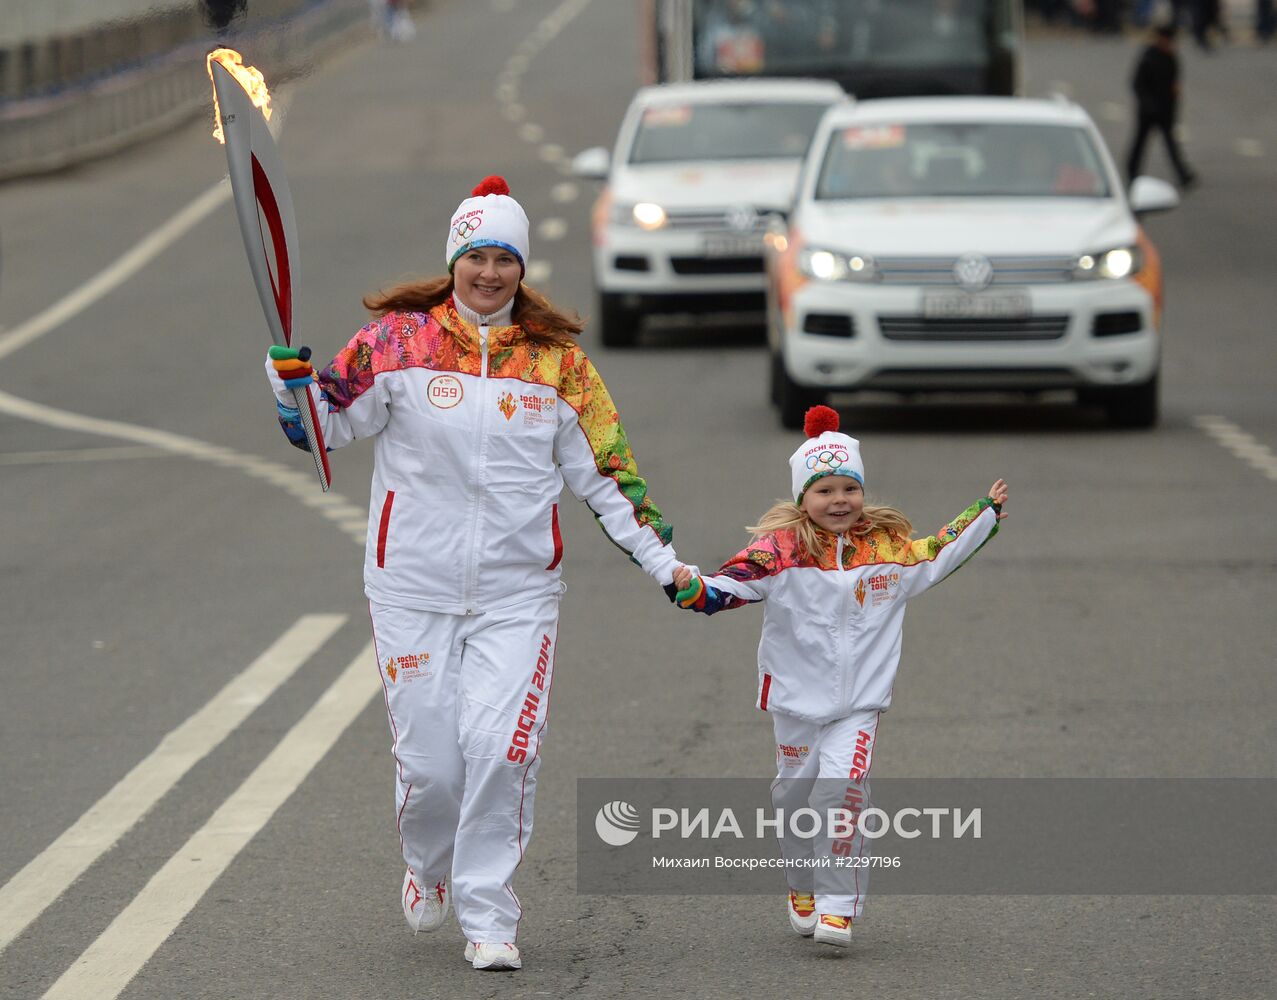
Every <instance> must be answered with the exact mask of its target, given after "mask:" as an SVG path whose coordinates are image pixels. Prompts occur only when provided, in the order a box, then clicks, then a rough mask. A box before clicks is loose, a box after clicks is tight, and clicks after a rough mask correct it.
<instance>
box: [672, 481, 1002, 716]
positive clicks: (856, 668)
mask: <svg viewBox="0 0 1277 1000" xmlns="http://www.w3.org/2000/svg"><path fill="white" fill-rule="evenodd" d="M996 531H997V513H996V511H995V509H994V506H993V501H992V500H989V499H988V498H985V499H982V500H979V501H977V502H976V503H974V504H972V505H971V506H970V507H968V508H967V509H966V510H965V511H963V512H962V513H961V514H959V515H958V516H957V517H956V518H954V519H953V520H952V521H951V522H949V523H948V524H947V525H945V526H944V527H943V528H942V529H941V530H940V531H939V532H938V533H937V534H935V535H932V536H930V537H927V538H918V539H914V540H912V541H906V540H904V539H902V538H900V537H899V536H898V535H894V534H891V533H889V532H886V531H882V530H879V531H874V532H871V533H870V534H868V535H867V536H865V537H861V538H846V539H845V538H843V537H842V536H838V537H837V538H835V537H833V536H831V535H828V534H826V533H823V532H822V534H821V538H822V540H823V541H824V542H825V548H824V549H823V550H822V551H821V552H819V553H817V554H816V555H814V556H813V555H807V554H804V553H802V552H801V551H800V549H799V547H798V544H797V540H796V538H795V536H794V534H793V532H790V531H778V532H773V533H772V534H768V535H763V536H762V537H760V538H759V539H757V540H756V541H755V542H754V543H753V544H751V545H750V546H749V547H748V548H746V549H745V550H744V551H742V552H740V553H738V554H737V555H735V556H733V557H732V558H731V559H729V560H728V561H727V562H726V563H725V564H724V565H723V567H722V568H721V569H720V570H719V571H718V573H716V574H713V575H707V576H704V577H703V580H704V582H705V584H706V587H707V589H706V591H705V593H704V594H703V595H702V597H701V599H700V602H699V603H698V605H697V606H696V607H695V610H699V611H703V612H705V613H708V614H713V613H714V612H716V611H719V610H724V609H727V608H735V607H741V606H743V605H745V604H750V603H753V602H755V601H764V602H766V603H765V607H764V611H763V636H762V641H761V642H760V643H759V645H758V707H759V708H761V709H763V710H764V711H774V712H781V713H784V714H786V715H792V716H795V717H797V718H799V719H805V720H808V721H811V722H818V723H825V722H832V721H833V720H835V719H842V718H846V717H847V716H848V715H850V714H852V713H853V712H859V711H873V710H875V709H884V708H886V707H887V706H888V705H890V704H891V689H892V685H893V684H894V683H895V679H896V670H897V667H898V666H899V664H900V640H901V633H902V629H903V625H904V616H905V602H906V601H908V600H909V598H911V597H915V596H917V595H918V594H920V593H922V592H923V591H924V590H926V589H927V588H928V587H931V586H934V585H935V584H937V583H939V582H940V581H941V580H943V579H944V578H945V577H947V576H948V575H949V574H950V573H952V572H953V571H954V570H956V569H957V568H958V567H959V566H961V565H962V564H963V563H964V562H966V561H967V560H968V559H969V558H971V556H972V555H973V554H974V553H975V552H976V550H977V549H979V548H980V546H982V545H983V544H984V543H985V542H986V541H988V540H989V539H990V538H991V537H993V535H994V534H995V533H996Z"/></svg>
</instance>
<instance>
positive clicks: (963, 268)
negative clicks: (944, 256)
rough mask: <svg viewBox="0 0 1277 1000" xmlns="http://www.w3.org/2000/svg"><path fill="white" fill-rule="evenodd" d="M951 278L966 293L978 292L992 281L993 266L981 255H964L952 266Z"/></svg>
mask: <svg viewBox="0 0 1277 1000" xmlns="http://www.w3.org/2000/svg"><path fill="white" fill-rule="evenodd" d="M953 276H954V277H955V278H956V279H957V280H958V284H959V285H961V286H962V287H963V288H965V289H966V290H967V291H968V292H978V291H980V290H981V289H983V288H988V287H989V282H991V281H992V280H993V265H992V264H990V263H989V258H988V257H986V256H985V255H984V254H982V253H964V254H963V255H962V256H961V257H959V258H958V259H957V261H956V262H955V263H954V265H953Z"/></svg>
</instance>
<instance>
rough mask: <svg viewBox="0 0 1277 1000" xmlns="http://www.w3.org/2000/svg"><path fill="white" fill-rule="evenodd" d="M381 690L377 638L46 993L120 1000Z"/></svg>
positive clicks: (51, 999)
mask: <svg viewBox="0 0 1277 1000" xmlns="http://www.w3.org/2000/svg"><path fill="white" fill-rule="evenodd" d="M380 690H381V684H380V676H379V671H378V670H377V667H376V659H375V656H374V653H373V646H372V643H369V644H368V645H367V646H365V647H364V649H363V650H362V651H361V652H360V653H359V655H358V656H356V657H355V659H354V660H352V661H351V663H350V665H349V666H347V667H346V669H345V670H344V671H343V672H342V674H341V676H340V677H338V678H337V680H336V681H334V682H333V684H332V686H331V687H329V688H328V690H327V691H325V692H324V693H323V694H322V695H320V697H319V700H318V701H316V702H315V704H314V705H312V706H311V708H310V710H309V711H308V712H307V713H306V714H305V715H304V716H302V718H301V719H300V720H299V721H298V722H297V724H296V725H295V726H293V728H292V729H290V730H289V731H288V733H287V734H286V735H285V736H284V738H283V739H282V740H281V741H280V742H279V744H278V745H277V746H276V747H275V749H274V750H272V751H271V752H270V754H269V756H267V757H266V759H265V760H263V761H262V762H261V764H259V765H258V766H257V768H256V769H255V770H254V771H253V773H252V774H250V775H249V776H248V777H247V778H246V779H245V780H244V783H243V784H242V785H240V786H239V788H237V789H236V790H235V791H234V792H233V793H232V794H231V796H230V798H228V799H227V800H226V801H225V802H223V803H222V805H221V806H220V807H219V808H218V810H217V811H216V812H215V813H213V815H212V816H211V817H210V818H209V821H208V822H207V823H205V824H204V826H203V827H201V828H200V829H199V830H197V831H196V832H195V834H193V835H192V836H191V838H190V839H189V840H188V841H187V842H186V843H185V844H184V845H182V847H181V848H179V849H178V851H177V853H176V854H174V855H173V856H172V857H171V858H170V859H169V860H168V862H167V863H166V864H165V865H164V867H163V868H161V869H160V870H159V871H158V872H156V873H155V875H154V876H153V877H152V878H151V880H150V881H149V882H148V883H147V884H146V886H145V888H143V889H142V891H141V892H140V893H138V895H137V896H136V897H134V899H133V901H132V902H131V903H129V905H128V906H126V907H125V908H124V909H123V910H122V911H120V913H119V915H118V916H116V918H115V919H114V920H112V921H111V923H110V925H109V926H108V927H107V929H106V930H105V931H103V932H102V934H101V935H100V936H99V937H98V939H97V940H96V941H94V942H93V943H92V944H91V945H89V947H88V948H87V949H85V951H84V953H83V954H81V955H80V957H79V958H78V959H76V961H75V963H74V964H73V965H72V966H71V967H70V968H69V969H67V971H66V972H64V973H63V974H62V976H61V977H60V978H59V979H58V981H57V982H56V983H54V984H53V986H51V987H50V988H49V990H48V992H46V993H45V994H44V997H45V1000H83V998H84V997H90V996H91V997H94V998H96V1000H114V998H115V997H118V996H119V995H120V993H121V992H123V990H124V988H125V987H126V986H128V984H129V982H130V980H132V979H133V977H134V976H135V975H137V973H138V971H139V970H140V969H141V968H142V966H144V965H145V964H146V963H147V961H149V960H150V958H151V956H152V955H154V954H155V952H156V951H157V950H158V949H159V947H160V945H162V944H163V943H164V941H165V940H166V939H167V938H168V936H169V935H170V934H171V933H173V931H174V930H175V929H176V928H177V925H178V924H180V923H181V922H182V920H184V919H185V917H186V915H187V914H188V913H190V912H191V910H193V909H194V908H195V905H196V904H197V903H198V902H199V901H200V899H201V898H202V897H203V895H204V894H205V893H206V892H208V890H209V887H210V886H212V884H213V883H214V882H216V881H217V879H218V877H219V876H220V875H221V874H222V873H223V872H224V871H225V870H226V869H227V868H228V867H229V866H230V863H231V862H232V861H233V860H234V859H235V857H236V855H238V854H239V852H240V851H242V850H243V849H244V847H245V846H246V845H247V844H248V842H249V841H250V840H252V839H253V837H255V836H257V834H258V833H259V832H260V831H261V830H262V828H263V827H265V826H266V824H267V823H268V822H270V819H271V817H272V816H274V815H275V812H276V811H277V810H278V809H279V807H280V806H281V805H283V804H284V802H285V801H287V799H288V797H289V796H290V795H292V794H293V792H294V791H295V790H296V789H297V788H298V787H299V786H300V785H301V783H302V782H303V781H305V780H306V778H307V776H308V775H309V774H310V772H311V771H312V770H313V769H314V767H315V765H316V764H318V763H319V761H321V760H322V759H323V758H324V757H325V756H326V755H327V753H328V751H329V750H330V749H332V747H333V745H334V744H335V743H336V742H337V740H338V739H340V738H341V736H342V734H343V733H344V732H345V731H346V729H347V728H348V727H349V726H350V724H351V723H352V722H354V721H355V719H356V718H357V717H358V715H359V713H360V712H362V711H363V710H364V708H365V707H366V706H367V705H369V704H370V703H371V702H372V700H373V698H374V696H375V695H376V694H377V693H378V692H379V691H380Z"/></svg>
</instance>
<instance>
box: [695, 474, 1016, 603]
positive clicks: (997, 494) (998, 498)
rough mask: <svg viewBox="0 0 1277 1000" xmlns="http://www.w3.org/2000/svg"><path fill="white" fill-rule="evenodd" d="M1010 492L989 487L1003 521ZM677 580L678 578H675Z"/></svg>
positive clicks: (1001, 483)
mask: <svg viewBox="0 0 1277 1000" xmlns="http://www.w3.org/2000/svg"><path fill="white" fill-rule="evenodd" d="M1008 496H1010V492H1009V491H1008V490H1007V484H1006V482H1005V481H1004V480H1001V479H999V480H998V481H997V482H995V483H994V484H993V485H992V486H990V487H989V499H990V500H992V501H993V502H994V503H995V504H997V505H998V520H999V521H1001V520H1002V519H1003V518H1005V517H1006V516H1007V515H1006V510H1005V508H1006V502H1007V497H1008ZM675 582H677V578H676V579H675Z"/></svg>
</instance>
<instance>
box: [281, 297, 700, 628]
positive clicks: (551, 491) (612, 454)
mask: <svg viewBox="0 0 1277 1000" xmlns="http://www.w3.org/2000/svg"><path fill="white" fill-rule="evenodd" d="M484 333H486V336H485V335H483V334H484ZM267 370H268V373H269V374H273V372H272V369H271V367H270V364H269V362H268V364H267ZM272 384H273V385H274V386H275V388H276V395H277V398H281V399H284V398H288V397H287V396H281V390H282V382H280V381H279V379H278V376H275V377H273V378H272ZM310 391H311V393H312V396H313V397H314V399H315V404H316V411H317V412H318V414H319V418H320V423H321V424H322V428H323V433H324V438H325V440H326V442H327V445H328V448H329V450H330V451H331V450H332V449H335V448H340V447H342V446H343V445H345V444H348V443H350V442H351V441H353V440H355V439H358V438H368V437H371V438H373V439H374V445H373V448H374V466H373V474H372V494H371V498H370V504H369V512H368V540H367V546H366V550H365V557H364V590H365V593H366V594H367V595H368V597H369V598H370V599H372V600H375V601H377V602H379V603H382V604H389V605H395V606H399V607H408V608H418V609H422V610H428V611H439V612H445V613H449V614H470V613H478V612H481V611H487V610H491V609H496V608H502V607H508V606H510V605H513V604H519V603H522V602H524V601H527V600H530V599H533V598H537V597H541V596H544V595H546V594H552V593H559V592H561V591H562V589H563V588H562V584H561V582H560V579H559V576H560V568H559V563H560V559H561V557H562V554H563V546H562V540H561V537H560V534H559V503H558V501H559V494H560V492H561V491H562V489H563V485H564V483H565V482H566V483H567V485H568V487H569V489H571V491H572V493H573V494H574V495H575V496H576V497H577V498H578V499H580V500H583V501H584V502H585V503H586V504H588V505H589V507H590V509H591V510H592V511H593V512H594V515H595V517H596V518H597V519H598V521H599V524H600V525H601V526H602V528H603V530H604V531H605V532H606V533H607V535H608V536H609V537H610V538H611V539H612V540H613V541H614V542H615V543H616V544H617V545H618V546H620V547H621V548H622V549H624V550H625V551H626V552H628V553H629V554H630V555H631V557H632V558H633V559H634V561H635V562H637V563H638V564H639V565H641V566H642V567H643V569H644V570H646V571H647V572H648V573H649V574H650V575H652V576H653V577H655V579H656V580H657V582H658V583H661V584H662V585H664V584H668V583H670V582H671V580H672V579H673V570H674V567H675V566H676V565H677V561H676V558H675V554H674V550H673V548H672V547H671V546H670V544H669V541H670V536H671V535H672V531H671V529H670V527H669V526H668V525H667V524H665V522H664V521H663V520H662V519H661V514H660V511H659V510H658V509H657V508H656V507H655V506H654V505H653V504H652V502H651V500H650V499H649V498H648V496H647V487H646V484H645V483H644V481H643V480H642V479H641V478H640V477H639V475H638V469H637V468H636V467H635V463H634V456H633V453H632V452H631V450H630V447H629V442H628V440H627V438H626V435H625V431H624V429H623V428H622V426H621V423H620V419H619V416H618V414H617V412H616V408H615V407H614V406H613V404H612V399H611V397H610V396H609V394H608V391H607V388H606V386H604V384H603V381H602V379H600V378H599V375H598V372H597V371H595V369H594V366H593V365H592V364H591V363H590V361H589V359H588V358H587V357H586V356H585V353H584V352H583V351H582V350H581V349H580V348H579V347H576V346H575V345H572V346H544V345H540V344H537V343H535V342H533V341H530V340H529V339H528V338H527V337H526V335H524V333H523V331H522V330H521V329H520V328H519V327H518V326H501V327H497V326H494V327H490V328H488V327H485V328H482V331H481V329H480V328H476V327H475V326H474V325H472V324H471V323H468V322H466V321H465V320H463V319H462V318H461V316H460V315H458V313H457V310H456V309H455V307H454V305H453V303H452V301H451V300H449V302H447V303H445V304H443V305H440V306H436V307H434V308H433V309H431V310H430V312H429V313H388V314H387V315H385V316H383V317H381V318H380V319H378V320H376V321H375V322H373V323H370V324H369V325H368V326H366V327H364V328H363V329H362V330H360V331H359V333H358V334H357V335H356V336H355V337H354V339H353V340H351V341H350V343H349V344H348V345H347V346H346V347H345V348H344V349H343V350H342V351H341V352H340V353H339V354H338V355H337V357H336V358H335V359H333V362H332V364H330V365H329V366H328V367H327V368H326V369H325V370H324V371H323V372H322V373H320V375H319V376H318V383H317V384H312V385H311V387H310ZM296 413H297V411H296V410H289V409H287V408H286V407H285V406H284V405H283V404H282V402H281V407H280V421H281V423H282V424H283V426H284V430H285V432H286V433H287V434H288V437H289V440H290V441H292V442H293V443H294V444H296V445H298V446H299V447H301V448H303V449H304V448H305V447H306V443H305V435H304V434H303V433H301V431H300V424H299V422H298V419H297V415H296Z"/></svg>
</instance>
